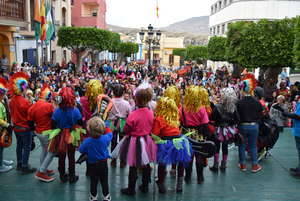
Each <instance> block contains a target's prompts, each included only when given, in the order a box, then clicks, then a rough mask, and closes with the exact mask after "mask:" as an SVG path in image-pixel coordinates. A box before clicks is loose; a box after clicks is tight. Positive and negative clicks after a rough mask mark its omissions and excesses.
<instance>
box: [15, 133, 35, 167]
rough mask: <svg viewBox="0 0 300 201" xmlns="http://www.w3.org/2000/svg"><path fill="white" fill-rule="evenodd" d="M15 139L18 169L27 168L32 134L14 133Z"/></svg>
mask: <svg viewBox="0 0 300 201" xmlns="http://www.w3.org/2000/svg"><path fill="white" fill-rule="evenodd" d="M15 135H16V138H17V149H16V152H17V163H18V167H23V168H26V167H28V160H29V155H30V150H31V143H32V132H31V131H26V132H15Z"/></svg>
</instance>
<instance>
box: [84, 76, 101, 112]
mask: <svg viewBox="0 0 300 201" xmlns="http://www.w3.org/2000/svg"><path fill="white" fill-rule="evenodd" d="M103 92H104V90H103V86H102V84H101V82H100V80H90V81H89V82H88V84H87V85H86V92H85V96H87V97H88V100H89V102H90V109H92V110H93V109H95V107H96V105H97V97H98V96H99V95H100V94H103Z"/></svg>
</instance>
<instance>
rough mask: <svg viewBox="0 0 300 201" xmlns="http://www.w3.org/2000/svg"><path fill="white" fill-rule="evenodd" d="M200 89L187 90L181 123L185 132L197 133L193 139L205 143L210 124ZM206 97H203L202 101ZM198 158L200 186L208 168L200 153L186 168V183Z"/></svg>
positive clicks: (192, 87)
mask: <svg viewBox="0 0 300 201" xmlns="http://www.w3.org/2000/svg"><path fill="white" fill-rule="evenodd" d="M199 94H200V91H199V87H196V86H193V85H192V86H190V87H188V88H187V89H186V90H185V96H184V100H183V106H182V107H181V108H180V110H179V112H180V122H181V125H182V127H183V129H184V130H183V132H184V133H186V132H188V131H191V130H193V131H194V132H195V133H194V134H193V135H192V138H193V139H194V140H196V141H203V140H204V138H205V136H206V135H207V124H208V122H209V119H208V115H207V112H206V109H205V107H204V106H202V103H203V100H201V97H200V96H199ZM203 98H205V97H202V99H203ZM194 157H195V158H196V170H197V181H198V184H200V183H202V182H203V181H204V176H203V169H204V167H205V166H206V158H205V157H204V156H202V155H201V154H200V153H197V152H195V153H194V155H193V156H192V160H191V162H190V164H189V166H188V167H187V168H186V175H185V181H186V182H187V183H189V182H190V180H191V175H192V167H193V158H194Z"/></svg>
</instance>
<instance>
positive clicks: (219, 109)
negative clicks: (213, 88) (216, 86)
mask: <svg viewBox="0 0 300 201" xmlns="http://www.w3.org/2000/svg"><path fill="white" fill-rule="evenodd" d="M220 95H221V97H220V103H219V104H217V105H215V107H214V110H213V113H212V120H213V121H214V122H215V126H216V135H217V138H216V139H215V144H216V147H217V152H216V153H215V155H214V165H213V166H212V167H210V170H211V171H213V172H217V171H218V170H219V152H220V148H221V145H222V155H223V157H222V162H221V166H220V169H221V170H225V169H226V163H227V156H228V144H229V143H230V142H233V137H234V135H235V134H237V132H238V131H237V128H236V125H237V124H238V121H239V116H238V114H237V110H236V101H237V96H236V93H235V91H234V89H232V88H224V89H222V90H221V93H220Z"/></svg>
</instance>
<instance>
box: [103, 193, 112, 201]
mask: <svg viewBox="0 0 300 201" xmlns="http://www.w3.org/2000/svg"><path fill="white" fill-rule="evenodd" d="M103 201H111V197H110V194H108V195H107V196H104V197H103Z"/></svg>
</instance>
